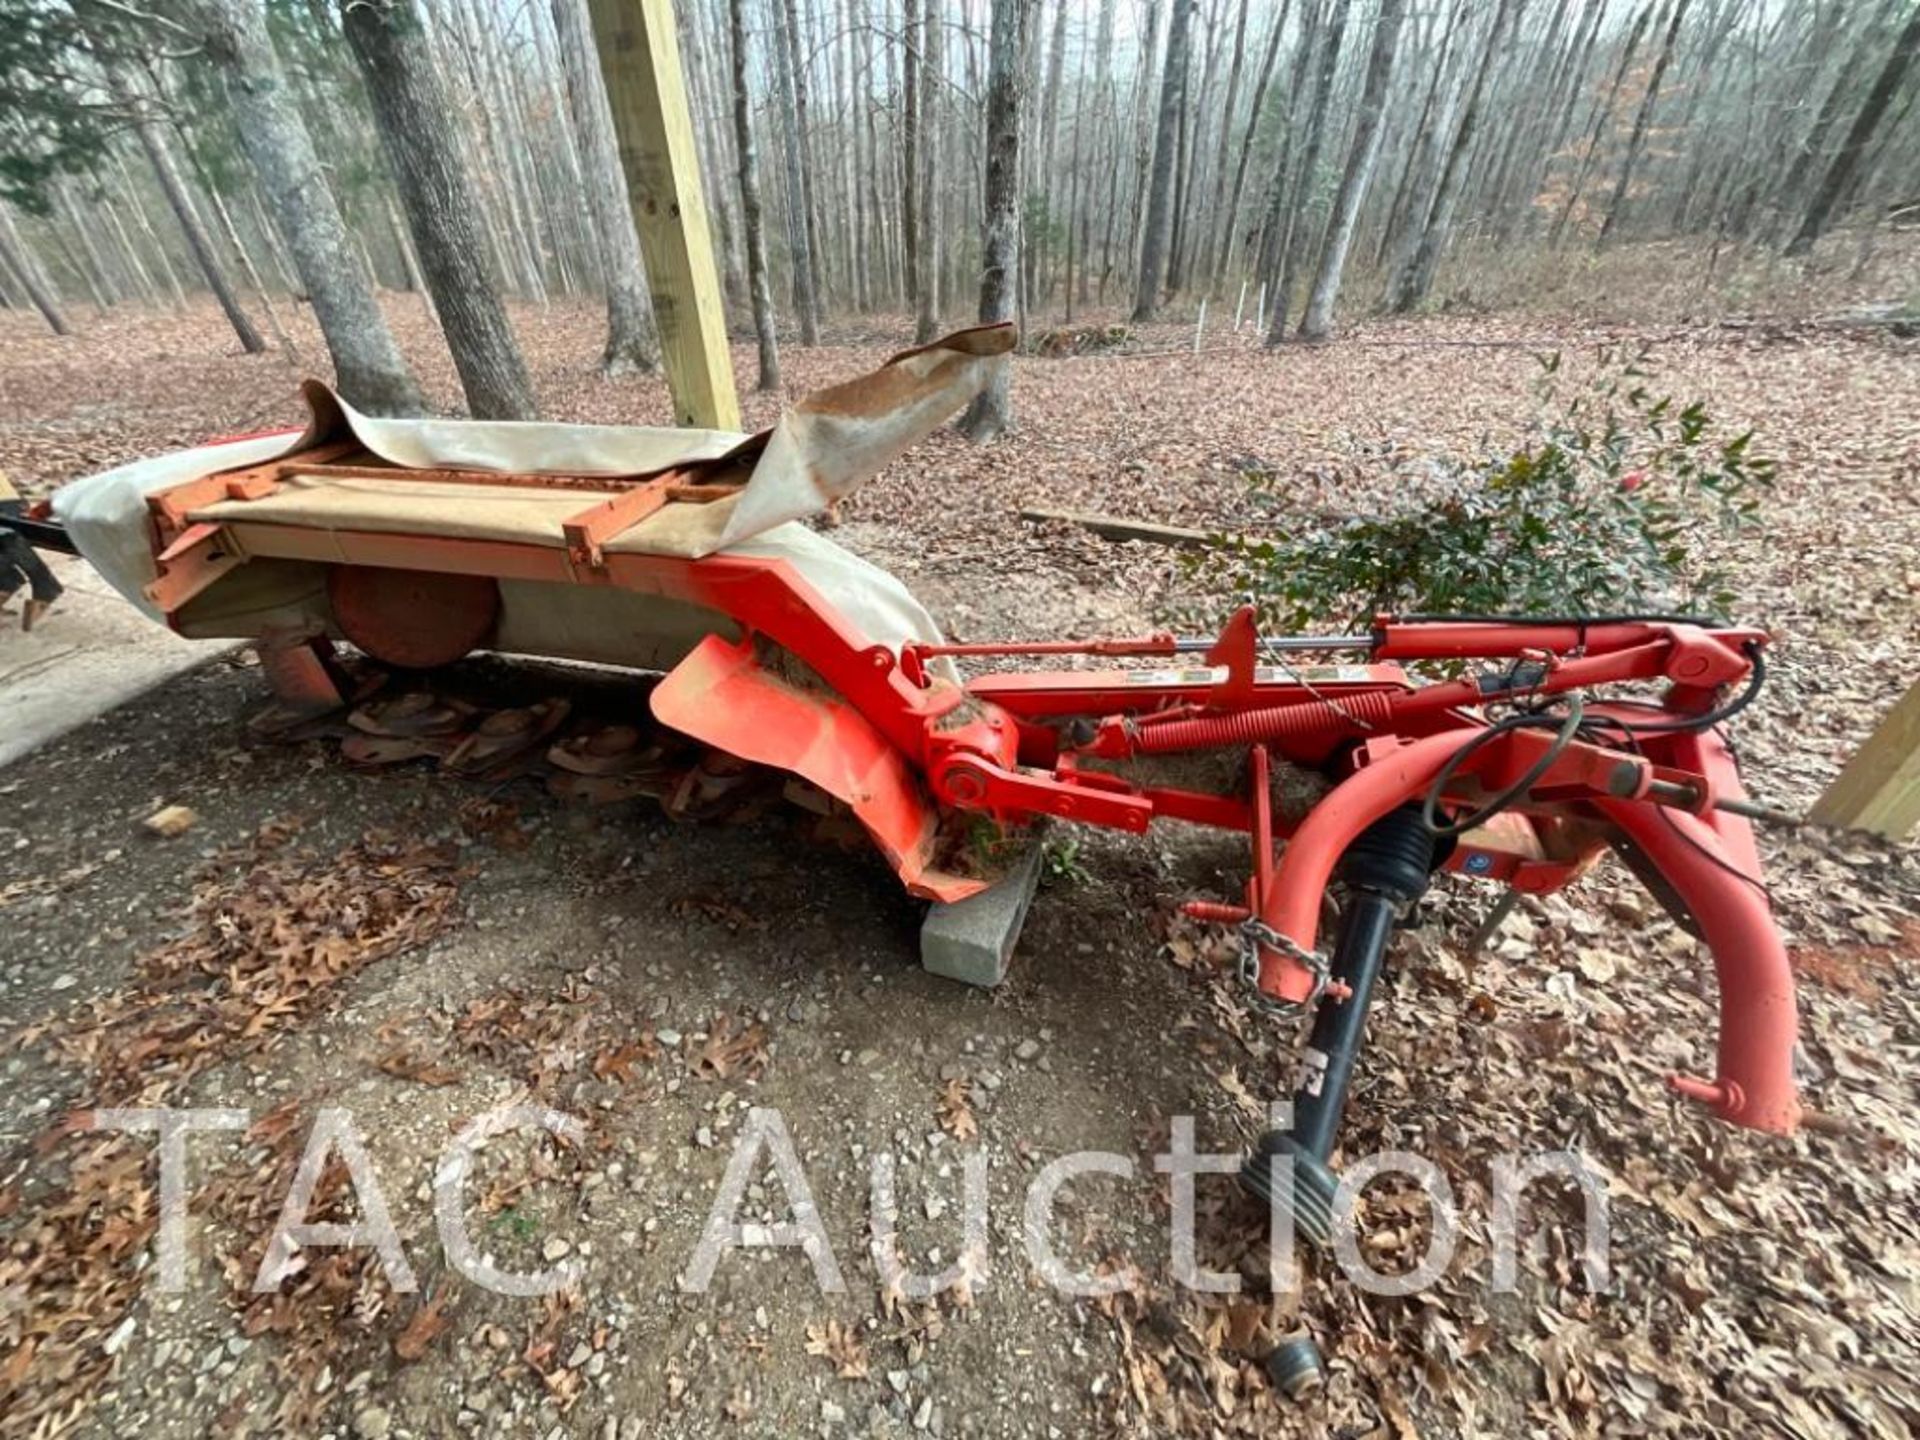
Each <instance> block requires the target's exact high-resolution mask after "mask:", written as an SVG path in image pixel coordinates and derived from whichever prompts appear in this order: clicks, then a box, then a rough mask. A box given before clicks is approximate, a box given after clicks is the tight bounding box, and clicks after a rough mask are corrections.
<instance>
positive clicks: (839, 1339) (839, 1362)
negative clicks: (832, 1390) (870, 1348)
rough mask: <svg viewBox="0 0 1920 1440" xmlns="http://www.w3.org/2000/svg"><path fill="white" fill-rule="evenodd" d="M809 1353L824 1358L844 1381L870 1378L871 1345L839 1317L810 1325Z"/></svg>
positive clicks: (808, 1327) (808, 1334) (808, 1333)
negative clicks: (868, 1366) (868, 1354)
mask: <svg viewBox="0 0 1920 1440" xmlns="http://www.w3.org/2000/svg"><path fill="white" fill-rule="evenodd" d="M807 1354H809V1355H818V1356H819V1357H821V1358H822V1359H824V1360H825V1361H826V1362H827V1363H828V1364H829V1365H831V1366H833V1372H834V1374H836V1375H838V1376H839V1377H840V1378H841V1379H842V1380H864V1379H866V1378H867V1347H866V1345H865V1344H864V1343H862V1341H861V1339H860V1337H859V1336H858V1335H857V1334H855V1333H854V1332H853V1330H851V1329H850V1328H848V1327H847V1326H845V1325H842V1324H841V1323H840V1322H839V1321H838V1320H827V1321H825V1322H824V1323H822V1324H818V1325H809V1326H807Z"/></svg>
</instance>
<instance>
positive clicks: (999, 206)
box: [959, 0, 1032, 444]
mask: <svg viewBox="0 0 1920 1440" xmlns="http://www.w3.org/2000/svg"><path fill="white" fill-rule="evenodd" d="M1031 4H1032V0H993V14H992V32H991V34H992V38H991V40H990V41H989V42H988V51H987V54H988V60H987V183H986V220H985V223H984V225H983V226H982V228H981V236H980V248H981V252H982V261H981V271H980V321H981V323H982V324H984V325H992V324H998V323H999V322H1001V321H1005V320H1011V319H1013V318H1014V310H1015V302H1016V289H1017V286H1018V276H1019V274H1020V111H1021V108H1022V99H1023V97H1022V95H1021V85H1020V39H1021V34H1022V32H1023V31H1024V30H1025V28H1026V24H1025V21H1026V14H1025V12H1026V11H1027V10H1028V8H1029V6H1030V5H1031ZM1011 390H1012V376H1011V373H1010V367H1009V366H1007V365H1001V366H999V367H998V368H997V369H996V371H995V373H994V376H993V378H992V379H991V380H990V381H989V382H988V384H987V388H986V389H984V390H982V391H981V392H980V394H978V395H977V396H975V397H974V400H973V403H972V404H971V405H969V406H968V407H967V413H966V414H965V415H963V416H961V417H960V425H959V429H960V431H961V433H962V434H964V435H965V436H966V437H967V438H968V439H969V440H972V441H973V442H974V443H975V444H984V443H985V442H987V441H989V440H992V439H994V438H995V437H996V436H999V435H1002V434H1004V433H1005V432H1006V431H1008V430H1010V429H1012V428H1013V399H1012V394H1011Z"/></svg>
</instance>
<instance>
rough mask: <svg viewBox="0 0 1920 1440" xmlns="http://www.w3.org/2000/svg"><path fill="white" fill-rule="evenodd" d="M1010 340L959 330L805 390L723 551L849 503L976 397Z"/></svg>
mask: <svg viewBox="0 0 1920 1440" xmlns="http://www.w3.org/2000/svg"><path fill="white" fill-rule="evenodd" d="M1013 342H1014V328H1013V326H1012V325H1010V324H1006V325H983V326H980V327H979V328H977V329H973V330H959V331H956V332H955V333H953V334H952V335H949V336H947V337H946V338H945V339H942V340H936V341H935V342H934V343H933V344H931V345H927V346H924V347H922V348H921V349H918V350H908V351H906V352H904V353H902V354H899V355H896V356H894V357H893V358H892V359H891V360H889V361H887V363H886V364H884V365H882V366H881V367H880V368H879V369H878V370H875V371H873V372H872V373H871V374H868V375H862V376H861V377H860V378H859V379H857V380H849V381H847V382H846V383H845V384H843V385H833V386H829V387H828V388H827V389H825V390H816V391H815V392H814V393H813V394H811V395H809V396H807V398H806V399H804V400H802V401H801V402H800V403H799V404H797V405H795V406H794V407H793V408H792V409H791V410H789V411H788V412H787V413H786V414H785V415H783V416H782V417H781V419H780V423H779V424H778V425H776V426H774V428H773V431H772V432H771V434H770V435H769V436H768V437H767V442H766V448H765V449H764V450H763V451H762V452H761V454H760V458H759V460H758V462H757V463H756V464H755V465H754V468H753V478H752V479H751V480H750V481H749V482H748V484H747V487H746V489H745V491H743V492H742V494H741V496H740V499H739V502H738V503H737V504H736V505H735V506H734V507H733V513H732V514H731V515H729V516H728V517H727V524H726V528H725V530H724V531H722V532H721V535H720V538H719V542H718V545H717V547H716V548H718V549H722V550H724V549H726V548H727V547H728V546H730V545H734V544H737V543H739V542H740V541H742V540H745V539H747V538H749V537H750V536H754V535H758V534H760V533H761V532H762V531H763V530H767V529H770V528H771V527H773V526H775V525H779V524H781V523H783V522H785V521H788V520H798V519H800V518H801V517H803V516H807V515H814V514H818V513H819V512H820V511H822V510H824V509H826V507H827V506H828V505H830V504H832V503H833V502H834V501H836V500H844V499H845V498H846V497H847V496H848V495H851V494H852V493H853V492H854V491H855V490H857V489H858V488H859V487H860V486H861V484H862V483H863V482H865V481H867V480H869V479H871V478H872V477H873V476H874V475H876V474H878V473H879V472H880V470H882V469H883V468H884V467H885V466H887V465H888V464H890V463H891V462H892V461H894V460H897V459H899V458H900V456H901V455H903V454H905V453H906V452H907V450H909V449H910V448H912V447H913V446H914V445H915V444H917V443H918V442H919V441H921V440H924V439H925V438H926V437H927V436H928V435H930V434H932V433H933V431H934V430H935V429H937V428H938V427H939V426H940V424H941V423H942V422H943V421H945V420H946V419H947V418H948V417H949V416H951V415H953V414H955V413H956V412H957V411H959V410H960V408H961V407H962V406H964V405H966V404H967V403H968V402H970V401H971V400H972V399H973V397H974V396H975V395H978V394H979V393H980V391H981V390H982V389H983V388H984V387H985V385H986V383H987V381H988V380H989V379H991V378H992V376H993V373H994V370H995V368H996V367H998V366H1002V365H1005V364H1006V363H1007V359H1006V357H1007V354H1008V352H1009V351H1011V350H1012V349H1013Z"/></svg>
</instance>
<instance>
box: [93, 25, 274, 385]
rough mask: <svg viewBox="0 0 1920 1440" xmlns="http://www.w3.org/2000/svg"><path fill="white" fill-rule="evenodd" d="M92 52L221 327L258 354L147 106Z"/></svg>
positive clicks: (259, 345) (102, 50) (257, 342)
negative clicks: (223, 321) (221, 316)
mask: <svg viewBox="0 0 1920 1440" xmlns="http://www.w3.org/2000/svg"><path fill="white" fill-rule="evenodd" d="M83 13H84V12H83ZM94 48H95V50H96V52H97V53H98V58H99V60H100V69H101V72H102V73H103V74H104V75H105V77H106V81H107V90H108V93H110V94H111V95H112V96H113V102H114V104H115V105H116V106H117V107H119V108H120V109H121V110H123V111H125V112H126V114H127V117H128V119H129V120H130V121H131V122H132V126H133V133H134V137H135V138H136V139H138V140H139V142H140V148H141V149H142V150H143V151H144V152H146V157H147V163H148V164H149V165H151V166H152V167H153V178H154V179H155V180H156V181H158V182H159V185H160V193H161V194H162V195H163V196H165V197H166V201H167V208H168V209H170V210H172V211H173V218H174V219H175V220H176V221H178V222H179V225H180V233H181V234H182V235H184V236H185V237H186V241H187V249H188V250H189V251H191V252H192V254H193V259H194V263H195V264H197V265H198V266H199V267H200V273H201V275H203V276H204V277H205V278H206V282H207V288H208V289H209V290H211V291H212V292H213V296H214V299H216V300H218V301H219V302H220V309H221V310H222V311H223V312H224V313H225V314H226V317H227V323H228V324H229V325H231V326H233V333H234V334H235V335H236V336H238V337H239V340H240V348H241V349H242V350H244V351H246V353H247V354H249V355H258V354H260V353H261V352H262V351H264V350H265V349H266V348H267V345H266V342H265V341H264V340H262V339H261V338H260V332H259V331H258V330H256V329H254V328H253V322H252V321H251V320H249V319H248V318H247V312H246V311H244V310H242V309H241V308H240V302H239V300H238V299H237V298H235V296H234V293H233V284H232V282H231V281H229V280H228V279H227V272H226V271H225V270H224V269H222V268H221V265H220V258H219V256H218V254H217V253H216V252H215V251H214V248H213V240H212V238H211V237H210V236H209V235H208V234H207V230H206V227H205V226H204V225H202V224H201V223H200V217H199V215H197V214H196V213H195V212H194V209H193V202H192V201H191V200H189V199H188V198H187V186H186V182H185V181H183V180H182V179H181V178H180V170H179V167H178V166H176V165H175V164H174V163H173V156H172V154H170V153H169V152H168V150H167V142H166V137H165V136H164V135H162V134H161V133H160V123H159V121H157V120H156V119H154V117H153V113H152V111H150V110H149V109H148V108H147V100H146V97H145V96H144V95H141V94H139V93H137V92H136V91H135V90H134V88H133V86H132V84H131V83H130V82H129V81H128V79H127V77H126V75H125V74H123V73H122V72H121V70H120V67H119V66H118V65H117V64H114V63H111V62H110V61H109V60H108V59H107V58H106V56H107V51H106V47H104V46H102V45H100V44H98V43H97V42H96V43H95V47H94Z"/></svg>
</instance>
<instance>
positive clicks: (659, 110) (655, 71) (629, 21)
mask: <svg viewBox="0 0 1920 1440" xmlns="http://www.w3.org/2000/svg"><path fill="white" fill-rule="evenodd" d="M587 8H588V10H589V12H590V13H591V14H592V16H593V36H594V44H595V48H596V49H598V50H599V52H600V72H601V74H602V75H603V76H605V77H606V82H607V100H608V103H609V104H610V105H611V106H612V108H613V131H614V135H615V137H616V138H617V139H618V140H619V142H620V168H621V169H622V170H623V171H625V172H626V177H627V198H628V200H629V201H630V202H631V203H632V205H633V228H634V229H635V230H636V231H637V232H638V233H639V236H640V251H641V253H642V255H644V256H645V257H646V262H647V284H648V287H649V288H650V289H651V290H652V291H653V313H654V319H655V321H656V323H657V324H658V325H659V327H660V351H661V355H662V358H663V359H664V360H665V361H666V368H667V388H668V389H669V390H671V391H672V392H673V414H674V418H675V419H676V420H677V421H679V423H680V424H682V425H698V426H703V427H705V428H706V429H709V430H738V429H739V428H740V398H739V396H738V395H737V394H736V393H735V391H734V388H733V360H732V357H731V355H730V354H729V353H728V350H727V322H726V311H725V309H724V308H723V306H722V304H721V300H720V274H719V271H718V270H717V269H716V268H715V266H714V263H713V244H712V238H713V231H712V228H711V226H710V225H709V224H708V222H707V201H706V196H705V194H704V193H703V192H702V190H701V188H700V157H699V152H698V150H697V149H696V147H695V145H694V136H693V117H692V115H691V113H690V112H689V110H688V107H687V91H686V85H685V81H684V77H683V76H682V74H681V70H680V43H679V40H678V38H677V37H676V35H675V32H674V15H673V0H587Z"/></svg>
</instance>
